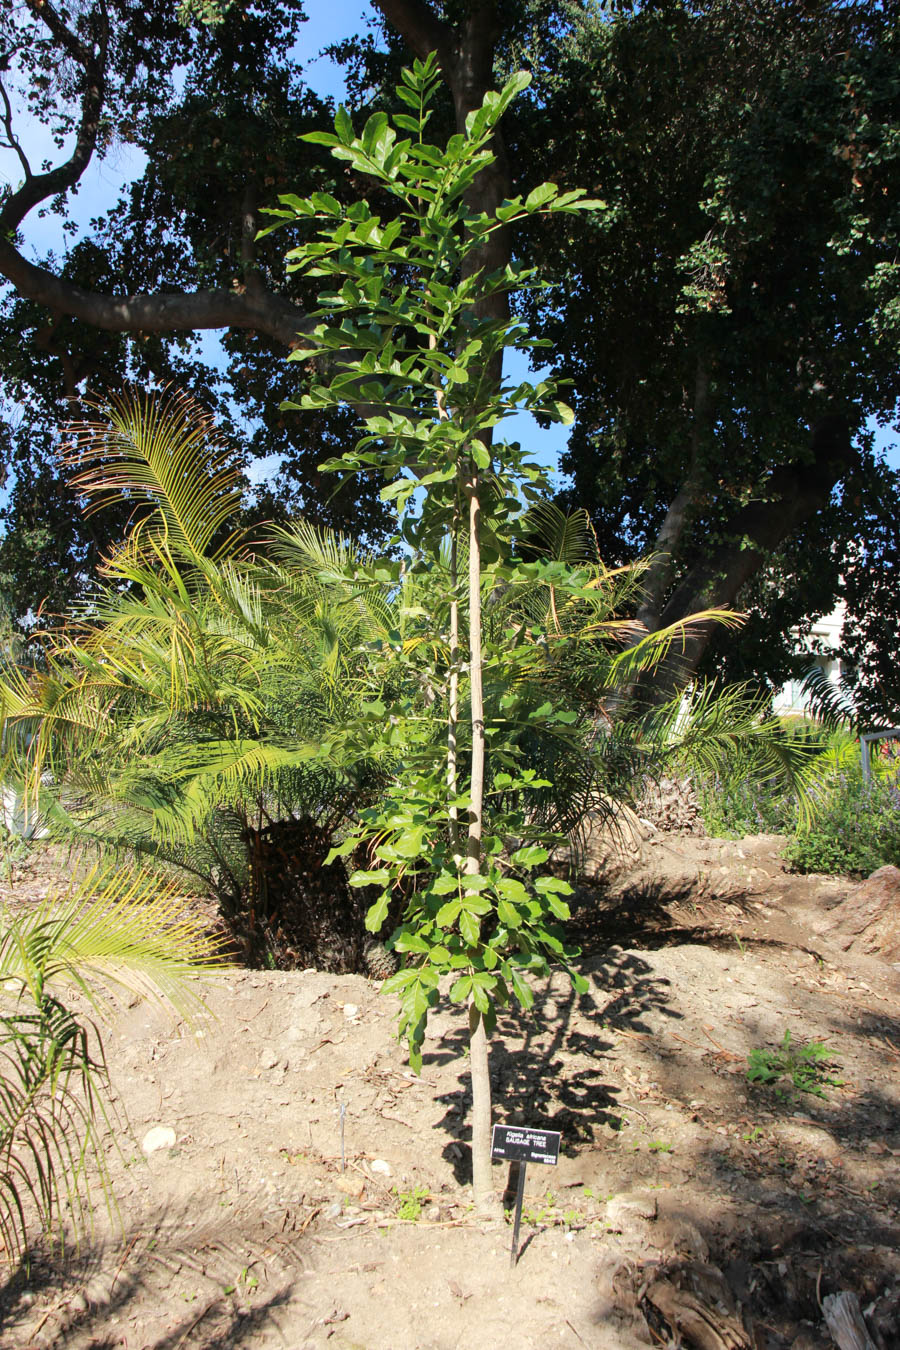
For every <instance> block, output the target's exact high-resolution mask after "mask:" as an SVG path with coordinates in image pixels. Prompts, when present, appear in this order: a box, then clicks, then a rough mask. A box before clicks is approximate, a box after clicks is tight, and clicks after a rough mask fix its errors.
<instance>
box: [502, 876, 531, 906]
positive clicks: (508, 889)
mask: <svg viewBox="0 0 900 1350" xmlns="http://www.w3.org/2000/svg"><path fill="white" fill-rule="evenodd" d="M497 894H498V895H502V896H503V897H504V898H505V899H506V900H520V901H521V900H527V899H528V891H527V890H526V889H525V887H524V886H523V885H522V882H521V881H517V880H516V878H515V877H501V878H500V880H499V881H498V882H497Z"/></svg>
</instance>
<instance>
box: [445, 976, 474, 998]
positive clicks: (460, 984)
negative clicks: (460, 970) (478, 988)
mask: <svg viewBox="0 0 900 1350" xmlns="http://www.w3.org/2000/svg"><path fill="white" fill-rule="evenodd" d="M471 989H472V976H471V975H462V976H460V978H459V979H458V980H457V981H456V983H455V984H453V985H451V987H450V998H451V999H452V1000H453V1002H454V1003H463V1002H465V1000H466V999H467V998H468V997H469V994H470V992H471Z"/></svg>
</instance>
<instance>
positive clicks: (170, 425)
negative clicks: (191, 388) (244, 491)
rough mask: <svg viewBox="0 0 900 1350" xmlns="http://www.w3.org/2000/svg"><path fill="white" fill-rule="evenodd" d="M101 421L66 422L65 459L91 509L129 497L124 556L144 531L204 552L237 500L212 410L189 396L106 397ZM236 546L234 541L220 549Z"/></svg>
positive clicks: (234, 479) (232, 469) (234, 474)
mask: <svg viewBox="0 0 900 1350" xmlns="http://www.w3.org/2000/svg"><path fill="white" fill-rule="evenodd" d="M99 411H100V412H101V414H102V420H99V421H96V422H90V423H75V424H73V425H72V426H71V427H69V428H68V440H67V442H66V445H65V449H64V452H63V464H64V465H65V467H66V468H69V469H72V470H74V471H75V473H74V476H73V477H72V478H71V480H70V482H71V486H72V487H73V488H74V490H75V491H76V492H78V493H82V494H84V495H85V496H86V497H87V498H88V499H89V503H90V504H89V507H88V511H89V512H94V511H99V510H101V509H102V508H103V507H105V506H107V505H109V504H110V503H113V502H119V501H122V500H125V501H133V502H134V505H135V510H136V514H137V519H136V522H135V524H134V526H133V528H132V531H131V533H130V534H129V536H128V538H127V539H126V542H125V544H124V546H123V548H124V553H123V557H122V559H120V560H119V564H117V562H116V560H115V559H114V560H113V565H114V566H116V565H120V564H121V562H122V561H123V560H124V558H126V557H128V556H129V554H130V555H132V556H133V555H134V553H135V551H136V549H135V546H136V544H137V543H138V542H139V541H140V539H141V537H142V536H145V535H146V533H147V532H148V531H149V533H150V536H151V538H152V537H153V536H154V535H160V536H161V537H162V538H163V539H165V540H170V541H173V542H175V543H176V544H178V545H180V546H181V547H183V548H185V549H186V550H187V551H188V552H189V553H191V554H194V555H199V556H202V555H204V554H205V553H206V552H207V549H208V548H209V545H210V543H211V541H212V539H213V538H214V536H215V535H216V534H217V533H218V531H219V530H221V529H222V527H223V526H224V525H225V524H226V522H227V521H228V519H229V518H230V517H231V516H233V515H234V514H235V512H236V510H237V508H238V506H239V505H240V491H239V489H238V488H237V486H236V484H237V483H238V481H239V478H240V474H239V471H238V469H237V467H236V466H235V464H234V461H233V457H232V456H231V454H230V453H229V452H228V451H227V449H226V448H225V447H224V445H223V443H222V440H221V437H220V435H219V432H218V430H217V428H216V425H215V423H214V421H213V419H212V418H211V417H210V415H209V414H208V413H207V412H206V411H205V409H203V408H202V407H201V406H200V405H199V404H198V403H196V402H194V400H193V399H191V398H190V397H189V396H188V395H187V394H184V393H181V392H177V391H174V390H171V389H170V390H168V391H166V392H164V393H162V394H158V393H139V392H137V391H132V392H130V393H125V394H122V395H113V396H111V397H110V398H109V399H108V400H107V401H106V402H105V403H104V404H103V405H102V407H101V408H100V409H99ZM226 549H227V550H228V551H230V552H233V540H231V541H229V543H228V544H226V545H223V546H222V549H220V550H219V552H223V551H225V550H226Z"/></svg>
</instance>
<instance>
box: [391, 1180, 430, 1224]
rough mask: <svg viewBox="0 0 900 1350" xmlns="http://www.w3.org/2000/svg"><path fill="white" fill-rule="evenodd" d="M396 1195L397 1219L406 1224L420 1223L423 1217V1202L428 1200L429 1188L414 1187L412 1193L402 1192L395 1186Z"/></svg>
mask: <svg viewBox="0 0 900 1350" xmlns="http://www.w3.org/2000/svg"><path fill="white" fill-rule="evenodd" d="M394 1195H395V1196H396V1197H397V1218H398V1219H402V1220H403V1221H404V1222H405V1223H418V1221H419V1219H421V1217H422V1202H423V1200H427V1199H428V1195H429V1191H428V1187H427V1186H413V1188H412V1190H411V1191H401V1190H400V1188H399V1187H398V1186H395V1187H394Z"/></svg>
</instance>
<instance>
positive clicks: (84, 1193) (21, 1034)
mask: <svg viewBox="0 0 900 1350" xmlns="http://www.w3.org/2000/svg"><path fill="white" fill-rule="evenodd" d="M223 969H225V967H224V965H223V963H222V959H221V954H220V950H219V944H218V943H217V942H216V940H215V939H214V938H213V937H212V936H211V935H210V934H209V932H208V931H207V930H205V929H204V928H203V926H202V924H201V922H200V921H199V920H198V919H196V918H192V917H191V916H190V915H189V914H187V913H186V912H185V910H184V908H183V902H181V901H180V900H179V899H178V897H177V895H176V893H175V891H174V888H173V887H172V886H171V885H167V884H166V883H164V882H162V881H161V880H160V879H159V878H158V877H154V876H152V875H139V874H137V873H135V872H133V871H130V870H127V869H120V870H106V871H100V872H98V871H94V872H92V873H91V874H90V875H88V876H87V877H86V878H84V880H82V881H81V882H78V883H73V884H72V885H71V886H70V888H69V890H68V891H67V892H66V893H64V894H62V895H55V896H48V897H47V899H46V900H45V901H44V902H43V903H42V904H41V905H40V906H39V907H37V908H36V909H33V910H31V911H29V912H27V913H25V914H21V915H9V914H6V915H3V916H2V917H0V989H2V1002H0V1244H2V1247H3V1253H4V1256H5V1258H6V1260H7V1262H8V1263H11V1262H12V1261H14V1260H15V1259H16V1258H17V1257H20V1256H21V1255H22V1253H23V1251H25V1250H27V1246H28V1243H29V1242H30V1240H31V1238H32V1237H34V1236H37V1235H38V1234H39V1233H44V1234H50V1235H52V1236H55V1237H56V1238H59V1239H62V1238H63V1236H64V1235H65V1224H66V1222H67V1221H68V1222H69V1223H71V1224H72V1225H73V1227H74V1230H75V1232H76V1235H77V1234H79V1233H80V1232H81V1231H83V1230H84V1229H85V1227H88V1226H89V1225H90V1221H91V1201H92V1196H93V1192H94V1190H95V1189H96V1188H99V1189H100V1190H101V1191H102V1192H103V1193H104V1195H105V1196H106V1198H107V1201H108V1202H110V1203H112V1202H113V1198H112V1195H111V1192H110V1189H109V1178H108V1171H107V1161H106V1159H107V1150H108V1148H110V1147H114V1146H115V1145H116V1143H117V1141H118V1140H119V1139H120V1137H121V1135H122V1132H123V1131H124V1130H126V1129H127V1122H126V1121H125V1120H124V1118H123V1117H122V1116H121V1114H120V1113H119V1112H118V1111H117V1109H116V1106H115V1104H114V1101H113V1098H112V1095H111V1091H110V1083H109V1076H108V1072H107V1067H106V1061H105V1058H104V1053H103V1045H102V1040H101V1036H100V1033H99V1030H98V1026H97V1022H96V1020H95V1019H96V1018H98V1017H99V1018H102V1017H103V1016H104V1015H105V1013H106V1012H107V1011H108V1010H109V1009H110V1008H111V1006H113V1005H114V1003H115V1000H116V996H117V994H120V993H126V994H128V995H134V994H138V995H139V996H141V997H144V998H147V997H149V998H155V999H157V1000H158V1001H160V1002H162V1003H163V1004H164V1005H165V1006H167V1007H170V1008H172V1009H173V1010H176V1011H179V1012H181V1013H187V1014H192V1013H196V1012H198V1011H199V1010H201V1009H202V1002H201V999H200V998H199V996H198V994H197V992H196V990H195V989H194V987H193V986H194V981H195V979H196V977H198V976H201V975H204V974H206V975H209V974H214V973H218V972H219V971H221V970H223ZM73 997H74V998H75V1000H76V1001H77V1003H78V1004H79V1005H80V1007H81V1009H83V1010H85V1011H78V1010H76V1009H75V1008H74V1007H73V1006H71V1004H72V1000H73Z"/></svg>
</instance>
